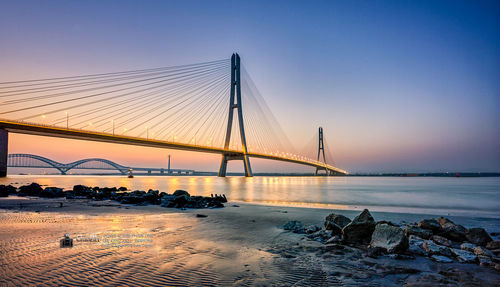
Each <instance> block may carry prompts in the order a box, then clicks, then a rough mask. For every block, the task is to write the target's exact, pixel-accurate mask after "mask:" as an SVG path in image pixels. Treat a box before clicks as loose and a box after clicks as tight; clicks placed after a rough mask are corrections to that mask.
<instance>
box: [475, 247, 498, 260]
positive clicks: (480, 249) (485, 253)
mask: <svg viewBox="0 0 500 287" xmlns="http://www.w3.org/2000/svg"><path fill="white" fill-rule="evenodd" d="M474 254H476V255H478V256H479V255H481V256H487V257H490V258H491V257H495V255H494V254H493V252H491V251H489V250H488V249H486V248H484V247H482V246H476V248H474Z"/></svg>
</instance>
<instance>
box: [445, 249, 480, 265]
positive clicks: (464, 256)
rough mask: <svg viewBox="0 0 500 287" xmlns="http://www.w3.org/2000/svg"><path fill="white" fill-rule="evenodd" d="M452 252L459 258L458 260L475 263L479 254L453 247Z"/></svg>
mask: <svg viewBox="0 0 500 287" xmlns="http://www.w3.org/2000/svg"><path fill="white" fill-rule="evenodd" d="M451 253H452V254H453V255H454V256H455V257H456V258H457V260H458V262H462V263H474V262H476V260H477V256H476V255H475V254H474V253H472V252H470V251H467V250H461V249H456V248H452V249H451Z"/></svg>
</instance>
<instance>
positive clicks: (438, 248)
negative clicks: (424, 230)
mask: <svg viewBox="0 0 500 287" xmlns="http://www.w3.org/2000/svg"><path fill="white" fill-rule="evenodd" d="M422 246H423V248H424V249H425V251H426V252H427V253H428V254H429V255H434V254H436V255H444V256H448V257H451V256H453V254H452V253H451V250H450V248H448V247H446V246H442V245H438V244H436V243H434V242H432V241H431V240H425V241H424V244H423V245H422Z"/></svg>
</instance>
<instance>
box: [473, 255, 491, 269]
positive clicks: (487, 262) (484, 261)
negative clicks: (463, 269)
mask: <svg viewBox="0 0 500 287" xmlns="http://www.w3.org/2000/svg"><path fill="white" fill-rule="evenodd" d="M477 258H478V261H479V265H481V266H483V267H487V266H491V265H492V264H493V262H492V261H491V258H490V257H488V256H482V255H479V256H477Z"/></svg>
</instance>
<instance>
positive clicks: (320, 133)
mask: <svg viewBox="0 0 500 287" xmlns="http://www.w3.org/2000/svg"><path fill="white" fill-rule="evenodd" d="M320 156H323V163H324V164H325V166H324V167H316V171H315V172H314V175H318V172H319V171H320V170H324V171H325V172H326V175H330V171H329V170H328V169H327V168H326V157H325V144H324V142H323V128H322V127H319V131H318V159H317V161H320V160H319V159H320Z"/></svg>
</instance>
